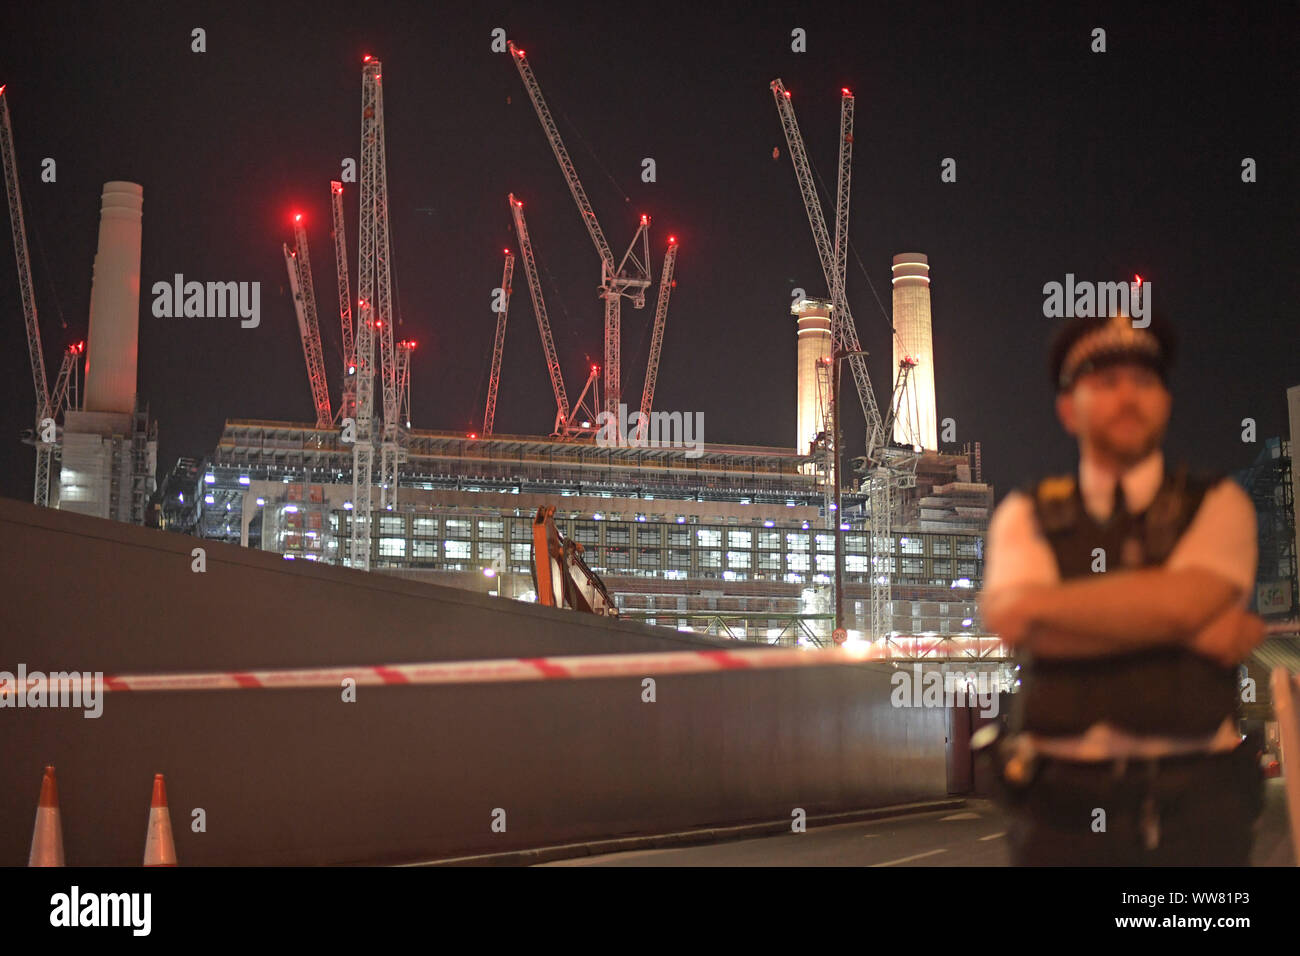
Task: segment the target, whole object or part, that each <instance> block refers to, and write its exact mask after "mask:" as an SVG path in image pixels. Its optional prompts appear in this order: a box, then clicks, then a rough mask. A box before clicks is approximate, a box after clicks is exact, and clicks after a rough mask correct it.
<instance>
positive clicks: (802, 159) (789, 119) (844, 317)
mask: <svg viewBox="0 0 1300 956" xmlns="http://www.w3.org/2000/svg"><path fill="white" fill-rule="evenodd" d="M771 89H772V97H773V99H774V100H775V101H776V109H777V113H778V114H780V117H781V128H782V129H783V130H784V131H785V140H786V144H787V146H788V147H789V149H790V159H791V163H792V164H793V166H794V170H795V178H796V179H797V180H798V183H799V192H800V194H801V195H802V196H803V204H804V209H805V211H806V212H807V214H808V224H809V225H810V226H811V227H812V232H813V242H814V244H815V245H816V246H817V257H818V259H819V260H820V261H821V266H822V274H823V275H824V277H825V279H826V285H827V288H828V289H829V290H830V293H831V305H832V309H831V342H832V346H833V348H834V350H835V351H836V352H850V353H852V352H861V351H862V348H861V346H860V345H859V344H858V332H857V327H856V326H855V325H854V322H853V313H852V312H851V311H850V309H849V304H848V300H847V299H846V297H845V294H844V281H843V278H842V275H843V273H841V272H837V271H836V267H837V262H840V261H844V258H843V257H844V255H845V254H846V253H847V248H848V236H847V232H845V233H844V235H842V236H841V238H842V239H843V242H842V243H840V245H842V246H843V247H844V248H843V251H842V252H841V251H840V250H837V248H836V247H835V246H834V245H832V243H831V239H830V234H829V233H828V231H827V229H826V219H825V218H824V217H823V216H822V207H821V200H820V199H819V198H818V196H817V187H816V184H815V183H814V182H813V176H812V167H811V165H810V164H809V162H808V153H807V151H806V150H805V148H804V143H803V136H802V135H801V134H800V133H799V123H798V121H797V120H796V119H795V115H794V107H793V106H792V105H791V103H790V93H789V92H788V91H787V90H786V88H785V86H784V85H783V84H782V83H781V81H780V80H779V79H776V80H773V81H772V83H771ZM842 94H843V95H842V96H841V98H840V129H841V139H840V147H841V154H840V155H841V159H840V178H839V183H838V185H839V186H840V187H841V189H842V192H843V196H842V197H839V196H837V200H839V201H837V204H836V215H837V225H836V231H837V233H839V232H841V230H843V229H845V228H846V226H847V218H848V185H849V177H848V163H849V160H850V158H851V151H850V150H849V149H846V147H850V146H851V145H852V132H853V96H852V94H850V93H849V92H848V91H847V90H844V91H842ZM841 205H842V207H843V216H844V220H845V222H844V224H843V225H841V224H840V222H839V213H840V206H841ZM848 363H849V367H850V368H851V369H852V370H853V379H854V383H855V384H856V385H857V390H858V400H859V401H860V402H861V403H862V412H863V414H864V415H865V416H866V420H867V456H868V457H869V458H872V459H873V460H874V459H875V456H876V454H877V451H878V450H879V449H880V447H881V446H882V444H883V442H884V440H885V437H884V432H883V431H882V428H883V426H882V423H881V418H880V409H879V407H878V406H877V405H876V395H875V392H874V390H873V389H872V387H871V377H870V375H868V374H867V362H866V356H865V355H861V354H858V355H850V356H849V358H848Z"/></svg>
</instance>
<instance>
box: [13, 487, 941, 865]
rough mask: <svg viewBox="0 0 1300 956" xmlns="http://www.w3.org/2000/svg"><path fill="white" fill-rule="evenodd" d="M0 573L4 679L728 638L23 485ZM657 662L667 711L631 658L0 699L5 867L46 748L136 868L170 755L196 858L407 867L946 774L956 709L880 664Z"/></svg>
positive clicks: (666, 645) (914, 792)
mask: <svg viewBox="0 0 1300 956" xmlns="http://www.w3.org/2000/svg"><path fill="white" fill-rule="evenodd" d="M200 546H201V547H204V548H205V549H206V553H207V554H206V557H207V571H206V573H203V574H198V573H195V572H193V571H192V570H191V562H192V560H193V559H192V557H191V554H190V552H191V549H192V548H194V547H200ZM0 567H3V574H4V588H3V599H2V600H0V670H8V671H14V670H16V668H17V665H18V664H19V663H24V664H26V665H27V668H28V669H29V670H42V671H46V672H48V671H53V670H78V671H96V670H98V671H104V672H106V673H114V672H117V673H121V672H126V671H135V672H141V671H145V672H161V671H177V670H184V671H191V670H227V669H250V668H261V667H288V666H296V667H301V666H340V665H349V664H358V665H360V664H380V663H393V662H405V661H420V660H458V659H475V658H496V657H517V656H523V657H534V656H547V655H558V654H583V653H592V654H597V653H616V652H627V651H638V652H643V651H667V650H686V649H693V648H712V647H718V646H727V647H734V646H735V644H734V643H732V642H723V641H718V640H713V639H708V638H703V637H698V636H692V635H688V634H678V633H676V632H673V631H670V630H667V629H663V628H654V627H649V626H646V625H641V624H633V623H630V622H609V621H604V620H600V619H596V618H591V617H588V616H584V615H578V614H575V613H572V612H566V611H558V610H555V609H551V608H541V607H536V606H532V605H524V604H518V603H515V602H504V601H500V600H498V599H495V598H490V597H488V596H486V595H477V594H473V593H470V592H466V591H460V590H455V589H450V588H440V587H436V586H432V585H427V584H418V583H415V582H409V581H404V580H400V579H395V578H388V577H384V576H379V575H367V574H364V573H361V572H353V571H351V570H349V569H346V568H332V567H325V566H315V565H309V564H305V563H302V562H287V561H284V560H283V559H281V558H279V557H277V556H275V555H270V554H265V553H261V552H255V551H247V550H244V549H240V548H237V547H233V546H227V545H220V544H214V543H211V542H199V541H197V540H195V539H191V538H186V537H180V536H176V535H169V534H167V533H165V532H158V531H152V530H148V529H142V528H133V527H129V526H126V525H120V524H116V523H112V522H107V521H101V520H99V519H95V518H87V517H83V516H78V515H72V514H67V513H62V512H52V511H42V510H40V509H37V508H35V507H33V506H31V505H27V504H24V503H19V502H12V501H0ZM656 680H657V686H656V698H657V699H656V701H655V702H654V703H646V702H644V701H643V700H642V685H641V681H640V679H637V678H633V679H605V680H587V681H551V682H545V683H518V684H493V685H464V686H454V687H382V688H378V687H376V688H371V687H361V688H359V689H358V690H357V702H356V703H344V702H342V700H341V693H340V692H339V691H337V690H284V691H280V690H277V691H266V690H251V691H205V692H190V693H149V694H143V693H123V694H109V695H108V696H107V698H106V701H105V706H104V713H103V716H102V717H100V718H99V719H86V718H84V717H83V716H82V712H81V711H80V710H59V709H44V710H33V709H12V708H5V709H0V865H20V864H22V863H24V862H25V861H26V853H27V850H28V845H29V842H30V839H31V827H32V820H33V817H34V811H35V806H36V798H37V795H38V791H39V784H40V774H41V769H42V767H43V766H44V765H45V764H46V763H53V764H54V765H55V766H56V767H57V768H58V776H59V787H60V797H61V802H62V810H63V819H64V838H65V845H66V850H67V859H68V862H69V863H70V864H127V865H130V864H136V863H138V862H139V861H140V858H141V856H142V852H143V846H144V835H145V822H146V820H147V816H148V801H149V792H150V787H151V783H152V777H153V774H154V773H155V772H162V773H165V774H166V775H167V783H168V794H169V797H170V802H171V812H172V819H173V826H174V828H175V830H176V841H177V851H178V854H179V857H180V860H181V862H182V864H215V865H223V864H312V863H340V862H357V861H364V862H376V861H400V860H416V859H423V858H430V857H435V856H446V855H452V854H459V853H471V852H478V851H500V850H512V849H520V848H526V847H532V846H543V845H549V844H554V843H559V842H567V841H572V840H580V839H596V838H603V837H611V836H620V835H636V834H649V833H658V832H664V831H669V830H677V829H685V828H691V827H703V826H713V825H725V824H735V823H742V822H747V821H754V820H770V819H786V818H789V817H790V814H791V811H792V809H793V808H795V807H802V808H803V809H804V810H806V811H807V812H808V813H809V814H810V815H813V814H816V813H820V812H832V811H837V810H849V809H857V808H862V807H870V806H881V805H886V804H891V803H897V802H904V801H911V800H919V799H927V798H935V797H941V796H943V795H944V794H945V793H946V790H947V785H946V773H945V728H946V715H945V712H944V711H942V710H932V709H895V708H893V707H891V706H890V704H889V690H890V685H889V671H888V669H887V668H885V667H881V666H878V665H863V666H854V667H827V668H813V669H801V670H797V671H766V672H745V671H729V672H725V673H716V674H700V675H687V676H676V677H658V678H657V679H656ZM199 808H201V809H202V810H203V811H204V812H205V815H206V827H207V829H206V832H203V833H198V832H193V831H192V829H191V821H192V819H193V814H192V811H193V810H195V809H199ZM498 809H500V810H503V811H504V814H505V825H506V829H505V832H503V833H502V832H493V830H492V828H491V825H492V821H493V817H494V811H496V810H498ZM498 816H499V814H498Z"/></svg>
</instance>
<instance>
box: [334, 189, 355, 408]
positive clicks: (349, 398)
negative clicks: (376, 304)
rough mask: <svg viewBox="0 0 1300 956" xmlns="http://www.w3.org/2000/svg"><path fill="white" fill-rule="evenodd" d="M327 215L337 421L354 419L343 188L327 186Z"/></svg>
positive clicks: (353, 380) (350, 302)
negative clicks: (335, 291) (334, 303)
mask: <svg viewBox="0 0 1300 956" xmlns="http://www.w3.org/2000/svg"><path fill="white" fill-rule="evenodd" d="M330 212H331V215H332V217H333V221H334V267H335V269H336V271H337V273H338V285H339V323H340V325H341V326H342V329H343V392H342V395H341V397H340V404H339V417H340V418H351V419H352V420H353V421H355V420H356V417H357V344H356V338H355V336H354V333H353V330H352V289H351V287H350V285H349V282H348V243H347V231H346V230H345V229H344V224H343V184H342V183H341V182H338V181H337V180H332V181H331V182H330Z"/></svg>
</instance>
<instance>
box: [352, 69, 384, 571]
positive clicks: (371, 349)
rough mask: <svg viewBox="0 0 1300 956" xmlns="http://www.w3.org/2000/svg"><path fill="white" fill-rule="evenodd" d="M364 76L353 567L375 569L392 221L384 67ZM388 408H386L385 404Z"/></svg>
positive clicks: (358, 244)
mask: <svg viewBox="0 0 1300 956" xmlns="http://www.w3.org/2000/svg"><path fill="white" fill-rule="evenodd" d="M364 64H365V65H364V67H363V69H362V74H361V170H360V173H361V176H360V180H361V182H360V185H361V189H360V193H361V199H360V214H359V217H358V222H359V224H360V225H359V230H360V236H359V238H358V240H357V249H358V252H357V259H358V262H357V292H358V299H357V337H356V346H357V416H356V434H355V442H354V444H353V446H352V492H353V493H352V539H351V548H350V553H351V558H352V566H353V567H354V568H360V569H362V570H365V571H368V570H369V569H370V524H371V513H372V511H373V502H372V500H371V479H372V474H373V469H374V453H375V446H374V437H375V436H374V399H375V391H374V390H375V331H376V326H377V325H378V324H380V323H383V324H387V323H386V322H385V320H386V319H387V317H388V314H389V313H388V311H387V310H388V304H389V296H388V291H387V286H388V281H389V275H388V250H387V249H386V248H383V246H384V245H385V244H386V242H387V238H388V231H387V228H386V224H387V221H388V217H387V215H386V209H385V208H384V207H383V203H384V199H385V190H384V188H383V185H382V184H381V183H380V182H378V179H379V177H380V174H381V173H380V171H381V169H382V153H381V150H380V144H381V142H382V131H383V112H382V111H383V105H382V102H381V93H380V86H379V77H380V64H379V61H378V60H375V59H374V58H373V57H370V56H367V57H366V58H365V60H364ZM385 404H386V403H385Z"/></svg>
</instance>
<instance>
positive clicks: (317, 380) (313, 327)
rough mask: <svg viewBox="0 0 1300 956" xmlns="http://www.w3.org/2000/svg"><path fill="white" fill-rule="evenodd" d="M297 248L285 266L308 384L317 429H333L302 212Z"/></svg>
mask: <svg viewBox="0 0 1300 956" xmlns="http://www.w3.org/2000/svg"><path fill="white" fill-rule="evenodd" d="M293 242H294V247H293V248H292V249H290V248H289V245H288V243H285V244H284V265H285V268H286V269H287V270H288V272H289V291H290V292H291V293H292V294H293V307H294V311H295V312H297V314H298V334H299V336H300V337H301V338H302V354H303V358H304V359H305V360H306V362H307V381H308V383H309V384H310V385H311V398H312V404H313V405H315V406H316V427H317V428H329V427H330V425H331V424H332V423H333V421H334V415H333V413H332V412H331V411H330V393H329V383H328V382H327V380H326V378H325V355H324V353H323V352H322V350H321V344H320V325H319V323H318V322H317V320H316V290H315V285H314V284H313V282H312V277H311V254H310V252H308V250H307V229H306V227H305V226H304V225H303V224H302V213H295V214H294V217H293Z"/></svg>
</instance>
